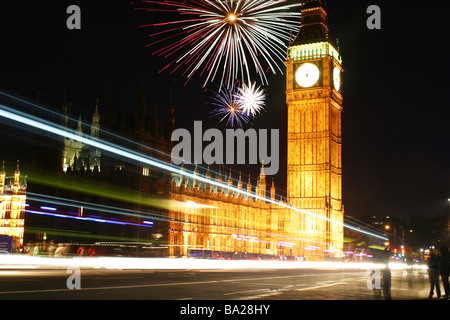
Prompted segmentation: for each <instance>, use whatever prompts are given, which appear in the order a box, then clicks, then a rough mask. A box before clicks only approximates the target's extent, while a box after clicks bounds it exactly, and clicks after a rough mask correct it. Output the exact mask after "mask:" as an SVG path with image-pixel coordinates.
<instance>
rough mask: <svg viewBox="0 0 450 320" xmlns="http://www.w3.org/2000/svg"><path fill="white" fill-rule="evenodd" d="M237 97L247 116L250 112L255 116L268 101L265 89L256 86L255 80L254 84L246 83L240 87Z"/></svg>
mask: <svg viewBox="0 0 450 320" xmlns="http://www.w3.org/2000/svg"><path fill="white" fill-rule="evenodd" d="M236 98H237V102H238V104H239V105H240V107H241V109H242V112H244V113H246V114H247V116H249V115H250V114H251V115H252V116H255V115H256V114H258V113H260V112H261V110H263V109H264V104H265V102H266V95H265V94H264V90H262V89H261V88H259V87H258V88H256V83H255V82H254V83H253V84H252V85H246V84H244V85H243V86H242V88H239V94H238V95H236Z"/></svg>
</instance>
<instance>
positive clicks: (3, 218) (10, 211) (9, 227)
mask: <svg viewBox="0 0 450 320" xmlns="http://www.w3.org/2000/svg"><path fill="white" fill-rule="evenodd" d="M25 192H26V180H25V179H24V178H22V179H21V177H20V170H19V163H17V169H16V171H15V172H14V177H11V176H6V172H5V165H4V163H3V166H2V171H1V172H0V235H7V236H12V237H13V239H14V241H15V248H16V249H19V248H20V246H21V245H22V244H23V233H24V222H25V220H24V219H25V203H26V194H25Z"/></svg>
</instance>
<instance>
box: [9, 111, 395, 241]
mask: <svg viewBox="0 0 450 320" xmlns="http://www.w3.org/2000/svg"><path fill="white" fill-rule="evenodd" d="M0 117H3V118H6V119H10V120H13V121H15V122H18V123H21V124H24V125H27V126H29V127H32V128H35V129H39V130H42V131H44V132H47V133H51V134H54V135H57V136H61V137H65V138H68V139H72V140H74V141H78V142H81V143H84V144H87V145H90V146H93V147H95V148H98V149H100V150H104V151H106V152H110V153H113V154H115V155H118V156H121V157H124V158H126V159H129V160H133V161H136V162H138V163H144V164H147V165H149V166H152V167H156V168H159V169H162V170H166V171H169V172H172V173H176V174H180V175H184V176H187V177H189V178H191V179H196V180H197V181H201V182H204V183H208V184H211V185H214V186H217V187H220V188H225V189H228V190H230V191H234V192H237V193H239V194H242V195H246V196H248V197H252V198H254V199H258V200H262V201H265V202H267V203H272V204H275V205H278V206H280V207H284V208H287V209H290V210H293V211H295V212H299V213H303V214H307V215H310V216H313V217H316V218H318V219H321V220H326V221H328V222H331V223H335V224H337V225H340V226H342V227H345V228H348V229H351V230H354V231H356V232H359V233H363V234H367V235H370V236H372V237H375V238H379V239H382V240H385V241H387V240H388V238H386V237H383V236H380V235H378V234H374V233H372V232H368V231H365V230H360V229H358V228H355V227H353V226H349V225H347V224H345V223H343V222H340V221H336V220H332V219H329V218H326V217H323V216H320V215H318V214H315V213H313V212H309V211H306V210H303V209H299V208H296V207H293V206H292V205H290V204H286V203H280V202H278V201H276V200H272V199H271V198H267V197H262V196H259V195H257V194H255V193H251V192H248V191H245V190H241V189H239V188H237V187H233V186H229V185H228V184H224V183H221V182H217V181H215V180H212V179H208V178H205V177H202V176H201V175H195V174H194V173H191V172H188V171H186V170H182V169H178V168H176V167H173V166H172V165H170V164H167V163H165V162H162V161H160V160H155V159H153V158H151V157H149V156H145V155H142V154H140V153H137V152H135V151H132V150H129V149H126V148H123V147H121V146H117V145H114V144H112V143H110V142H107V141H104V140H101V139H92V138H88V137H86V136H83V135H79V134H77V133H72V132H71V131H73V130H68V129H67V128H64V127H62V126H59V125H56V124H54V123H51V122H49V121H46V120H42V119H39V118H38V117H35V116H31V115H27V114H25V113H23V112H19V111H16V110H14V109H11V108H9V107H7V106H5V105H3V104H0Z"/></svg>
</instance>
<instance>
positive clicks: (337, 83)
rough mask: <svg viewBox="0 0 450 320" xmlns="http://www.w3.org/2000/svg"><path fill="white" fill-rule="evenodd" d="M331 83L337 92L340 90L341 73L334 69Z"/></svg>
mask: <svg viewBox="0 0 450 320" xmlns="http://www.w3.org/2000/svg"><path fill="white" fill-rule="evenodd" d="M333 82H334V88H335V89H336V90H337V91H339V89H340V88H341V71H340V70H339V69H338V68H336V67H334V70H333Z"/></svg>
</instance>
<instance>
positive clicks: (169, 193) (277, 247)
mask: <svg viewBox="0 0 450 320" xmlns="http://www.w3.org/2000/svg"><path fill="white" fill-rule="evenodd" d="M301 19H302V21H301V25H300V29H299V32H298V34H297V35H296V36H295V37H293V38H292V39H291V41H290V44H289V47H288V52H287V60H286V66H287V70H286V104H287V125H288V128H287V137H286V138H287V157H286V160H287V185H286V197H283V198H280V197H279V196H278V195H277V190H276V188H275V186H274V183H273V180H272V179H271V178H270V177H266V175H265V173H264V168H262V170H261V173H260V175H259V176H258V177H256V178H257V181H256V182H254V180H253V182H252V179H251V178H250V177H249V175H246V174H244V173H241V174H239V176H237V175H236V176H233V174H232V173H231V171H228V170H227V169H226V168H224V167H217V168H216V167H215V168H212V167H207V168H199V167H197V166H195V167H194V168H185V167H184V166H183V165H182V166H181V167H178V168H181V169H182V170H189V171H190V172H192V173H193V176H192V175H190V176H189V177H188V176H185V175H183V174H176V173H171V172H167V171H162V170H157V169H156V168H154V167H150V166H146V165H142V164H139V163H130V162H126V161H125V160H123V159H121V158H120V157H118V156H116V155H113V154H109V153H107V152H105V151H102V150H97V149H95V148H93V147H91V146H88V145H83V144H82V143H80V142H77V141H74V140H70V139H63V140H60V141H59V142H58V143H57V144H56V146H57V148H56V149H57V151H55V143H53V142H51V141H45V139H41V138H37V137H36V139H37V140H39V142H40V143H41V145H40V146H39V147H38V149H39V150H34V151H33V150H32V151H31V158H32V159H31V165H30V168H31V170H30V172H29V179H30V180H29V185H28V192H30V193H32V194H47V195H52V196H53V197H55V198H56V197H58V198H61V199H62V198H64V199H72V200H77V201H78V203H82V204H80V205H79V209H78V212H75V213H78V215H80V216H88V215H99V216H100V215H101V216H104V215H109V216H110V217H111V218H116V219H125V218H124V217H126V219H128V220H132V221H135V222H138V223H143V222H144V220H151V222H152V227H151V228H140V227H136V228H133V229H130V230H128V229H126V228H125V227H120V228H119V227H118V228H117V229H115V230H113V231H111V229H107V227H106V226H105V225H103V224H100V223H98V224H95V223H92V224H91V226H89V227H86V225H82V222H73V224H72V225H70V226H69V225H68V222H65V221H63V219H58V218H54V219H53V220H51V219H50V218H49V217H41V216H39V217H36V216H34V215H29V216H27V217H26V219H25V230H27V225H28V227H29V229H28V230H34V232H32V233H29V234H28V236H27V235H25V237H26V238H27V237H28V238H27V239H26V241H33V240H36V235H37V234H41V233H42V232H41V231H44V230H46V235H47V239H49V238H51V237H54V238H55V239H57V238H58V237H60V238H61V237H63V236H62V235H61V234H63V233H64V232H62V231H63V230H66V231H67V230H72V231H73V230H74V229H76V230H77V231H78V232H76V233H75V234H76V236H74V237H75V238H76V239H77V240H79V241H91V242H95V241H100V240H105V239H106V240H111V239H113V240H114V241H115V240H121V241H125V240H128V241H137V242H149V243H158V244H159V245H160V247H164V255H166V256H171V257H186V256H189V255H190V254H192V252H206V251H207V252H210V253H212V254H216V255H218V256H220V255H226V254H237V253H239V254H249V255H252V256H273V255H277V256H288V257H305V258H306V259H311V260H320V259H323V258H325V257H327V256H337V255H339V254H341V253H342V250H343V238H344V227H343V222H344V221H343V217H344V206H343V201H342V155H341V147H342V133H341V112H342V105H343V97H342V93H341V92H342V83H341V74H342V71H343V69H342V60H341V56H340V54H339V48H338V47H337V46H336V44H335V42H334V41H333V39H332V38H331V36H330V33H329V27H328V19H327V11H326V8H325V5H324V3H323V1H321V0H304V1H303V6H302V14H301ZM167 101H168V103H167V111H168V112H167V114H166V115H164V117H165V123H161V121H159V119H160V117H159V115H158V112H157V110H158V109H157V108H153V110H150V108H149V107H148V105H149V103H148V101H146V96H145V93H144V88H141V93H140V94H139V95H138V103H137V107H136V108H135V110H134V113H130V112H128V113H126V112H123V113H122V114H121V115H120V120H119V121H113V120H112V104H113V99H112V95H111V94H110V95H108V97H107V98H106V99H105V100H104V101H102V102H101V103H100V102H99V101H97V103H95V104H94V103H93V108H92V121H90V123H91V124H90V126H89V128H87V127H86V126H84V125H83V122H82V119H81V117H79V118H78V117H77V115H74V114H71V107H70V103H68V101H67V97H65V99H64V102H63V106H62V117H61V119H60V125H61V126H62V127H67V128H69V127H70V126H71V125H74V122H73V121H70V119H74V118H75V119H76V118H78V119H79V121H78V124H77V125H76V127H71V128H70V129H73V130H75V132H78V133H79V134H80V135H82V134H88V135H90V137H91V138H92V139H105V140H107V141H110V142H112V143H115V142H117V143H118V144H119V143H120V145H121V146H124V147H127V148H128V149H131V150H134V151H136V152H139V153H141V154H145V155H148V156H151V157H152V158H154V159H158V160H159V161H162V162H165V163H170V153H171V150H172V147H173V145H172V142H171V132H172V131H173V130H174V129H175V114H176V111H175V110H176V108H175V106H174V103H173V99H172V97H171V96H168V97H167ZM100 111H102V112H101V113H100ZM150 115H151V116H150ZM161 118H162V117H161ZM106 132H110V133H114V134H108V136H107V137H106V136H104V135H106V134H107V133H106ZM119 137H127V138H128V140H126V141H125V140H124V139H122V138H119ZM43 140H44V141H43ZM124 141H125V142H124ZM124 143H125V144H126V145H124ZM42 144H43V146H42ZM49 154H54V155H55V156H54V157H53V159H54V160H52V161H48V155H49ZM44 155H46V156H47V157H46V159H47V160H45V161H44V160H43V157H44ZM282 158H283V157H282ZM181 172H182V171H181ZM33 173H36V174H35V176H34V178H33ZM197 175H198V176H200V175H201V176H203V177H206V178H207V179H212V180H215V181H217V182H220V183H221V186H217V185H213V184H209V183H205V182H204V180H202V182H200V181H198V180H197V179H195V176H197ZM193 177H194V178H193ZM227 186H232V187H234V188H237V189H239V190H244V191H247V193H244V194H241V193H239V192H236V190H234V191H232V190H230V189H228V188H227ZM249 193H253V194H255V195H258V197H257V198H255V197H251V196H249V195H248V194H249ZM261 198H267V199H268V200H270V201H264V200H262V199H261ZM92 203H95V204H102V205H103V206H104V208H122V209H123V210H122V211H123V214H119V213H116V212H113V211H112V210H109V209H108V210H109V211H108V210H106V209H105V210H104V211H103V212H101V213H98V212H97V213H94V212H90V205H89V204H92ZM83 204H84V205H83ZM67 211H74V210H73V209H67ZM144 217H145V218H144ZM77 223H78V225H77ZM25 233H27V231H25ZM71 234H72V236H73V234H74V233H73V232H71ZM66 236H68V235H67V233H66ZM61 241H62V240H61Z"/></svg>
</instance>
